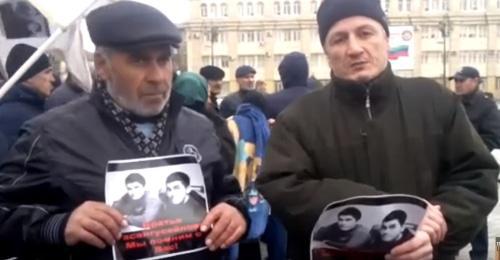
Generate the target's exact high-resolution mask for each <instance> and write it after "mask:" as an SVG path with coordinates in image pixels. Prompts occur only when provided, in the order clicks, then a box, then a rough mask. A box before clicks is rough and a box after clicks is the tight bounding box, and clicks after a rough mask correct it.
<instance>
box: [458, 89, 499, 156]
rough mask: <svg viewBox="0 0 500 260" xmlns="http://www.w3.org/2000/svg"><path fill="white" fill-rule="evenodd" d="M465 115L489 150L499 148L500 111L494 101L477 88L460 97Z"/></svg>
mask: <svg viewBox="0 0 500 260" xmlns="http://www.w3.org/2000/svg"><path fill="white" fill-rule="evenodd" d="M462 103H463V105H464V107H465V111H466V112H467V116H468V117H469V120H470V121H471V123H472V125H473V126H474V128H475V129H476V131H477V133H478V134H479V136H481V139H483V142H484V144H486V146H487V147H488V149H489V150H490V151H491V150H493V149H499V148H500V112H499V111H498V108H497V105H496V104H495V101H493V100H491V98H489V97H488V96H486V95H485V94H484V93H483V92H482V91H480V90H477V91H474V92H473V93H471V94H470V95H466V96H463V97H462Z"/></svg>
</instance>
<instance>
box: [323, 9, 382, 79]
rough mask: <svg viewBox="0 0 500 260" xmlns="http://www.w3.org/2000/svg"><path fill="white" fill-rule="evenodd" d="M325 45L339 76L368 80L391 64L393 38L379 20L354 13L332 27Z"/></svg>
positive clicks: (335, 72) (329, 60) (334, 69)
mask: <svg viewBox="0 0 500 260" xmlns="http://www.w3.org/2000/svg"><path fill="white" fill-rule="evenodd" d="M323 48H324V50H325V53H326V55H327V56H328V62H329V64H330V68H331V69H332V71H333V74H334V75H335V77H337V78H341V79H344V80H351V81H355V82H360V83H366V82H368V81H370V80H372V79H374V78H375V77H377V76H378V75H379V74H380V73H381V72H382V71H383V70H384V69H385V67H386V66H387V61H388V51H389V39H388V37H387V35H386V33H385V31H384V29H383V27H382V25H381V24H380V23H378V22H377V21H375V20H373V19H370V18H367V17H364V16H353V17H349V18H346V19H343V20H341V21H339V22H337V23H336V24H335V25H334V26H332V28H330V31H329V32H328V34H327V36H326V40H325V42H324V46H323Z"/></svg>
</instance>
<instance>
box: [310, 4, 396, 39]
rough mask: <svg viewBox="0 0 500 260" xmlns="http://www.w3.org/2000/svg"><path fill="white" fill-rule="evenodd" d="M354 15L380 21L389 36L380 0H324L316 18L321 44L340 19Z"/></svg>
mask: <svg viewBox="0 0 500 260" xmlns="http://www.w3.org/2000/svg"><path fill="white" fill-rule="evenodd" d="M352 16H365V17H368V18H371V19H373V20H375V21H377V22H379V23H380V24H381V25H382V27H383V28H384V30H385V32H386V34H387V36H389V26H388V25H387V17H386V15H385V13H384V11H383V10H382V7H381V6H380V1H378V0H324V1H323V3H321V5H320V7H319V9H318V14H317V15H316V20H317V22H318V27H319V37H320V39H321V44H325V40H326V35H327V34H328V32H329V31H330V28H332V26H333V25H334V24H336V23H337V22H339V21H340V20H343V19H345V18H348V17H352Z"/></svg>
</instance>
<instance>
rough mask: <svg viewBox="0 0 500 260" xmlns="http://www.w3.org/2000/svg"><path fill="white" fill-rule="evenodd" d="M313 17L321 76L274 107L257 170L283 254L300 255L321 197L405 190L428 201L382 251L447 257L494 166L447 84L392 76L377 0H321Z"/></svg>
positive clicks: (467, 234) (468, 226) (487, 187)
mask: <svg viewBox="0 0 500 260" xmlns="http://www.w3.org/2000/svg"><path fill="white" fill-rule="evenodd" d="M317 22H318V25H319V35H320V39H321V44H322V45H323V49H324V52H325V54H326V56H327V58H328V61H329V66H330V68H331V74H332V79H331V82H330V83H329V85H328V86H327V87H325V88H323V89H321V90H320V91H316V92H314V93H311V94H309V95H306V96H304V97H303V98H301V99H300V100H299V101H297V102H296V103H294V104H292V105H291V106H290V107H288V108H287V110H285V111H284V112H283V113H282V114H280V116H279V117H278V120H277V122H276V123H275V125H274V127H273V131H272V134H271V138H270V140H269V143H268V147H267V152H266V157H265V159H264V162H263V171H262V173H261V174H260V175H259V176H258V178H257V187H258V189H259V190H260V191H261V193H262V194H263V195H264V197H265V198H266V199H267V200H268V201H269V202H270V204H271V207H272V208H273V212H274V213H275V214H276V215H277V216H279V217H281V219H282V220H283V221H284V224H285V226H286V227H287V229H288V234H289V241H290V242H291V243H292V245H290V246H289V248H291V250H293V252H291V258H292V259H301V260H302V259H309V237H310V235H311V230H312V229H313V227H314V224H315V222H316V221H317V220H318V217H319V215H320V214H321V212H322V210H323V209H324V208H325V206H326V205H328V204H329V203H331V202H333V201H338V200H343V199H346V198H349V197H353V196H361V195H381V194H410V195H415V196H419V197H421V198H424V199H426V200H427V201H428V207H427V212H426V215H425V217H424V219H423V221H422V223H420V225H419V227H418V231H417V232H416V233H415V236H414V237H413V238H412V239H410V240H409V241H407V242H405V243H403V244H401V245H399V246H396V247H394V248H392V250H391V251H389V252H385V254H387V257H389V258H390V259H419V260H421V259H432V258H433V257H434V258H435V259H440V260H441V259H454V258H455V256H456V255H457V253H458V251H459V250H460V249H461V248H462V247H464V246H465V245H466V244H467V243H469V242H470V241H471V239H472V238H473V237H474V235H475V234H476V233H477V232H478V231H479V229H480V227H481V225H482V224H483V221H484V218H485V217H486V216H487V215H488V213H489V212H490V211H491V210H492V208H493V207H494V205H495V204H496V202H497V186H496V183H495V180H496V178H497V175H498V165H497V164H496V162H495V160H494V159H493V157H492V156H491V155H490V153H489V151H488V149H487V148H486V147H485V146H484V144H483V143H482V141H481V139H480V137H479V136H478V134H477V133H476V131H474V129H473V128H472V127H471V125H470V122H469V121H468V119H467V115H466V113H465V111H464V109H463V107H462V106H461V104H460V100H459V99H458V98H457V97H456V96H455V95H454V94H453V93H452V92H450V91H448V90H447V89H445V88H443V87H441V86H440V85H439V84H437V83H435V82H434V81H432V80H429V79H424V78H401V77H397V76H395V75H394V74H393V72H392V70H391V66H390V64H389V62H388V50H389V28H388V26H387V22H386V17H385V14H384V12H383V11H382V9H381V7H380V3H379V1H374V0H325V1H323V2H322V4H321V6H320V8H319V10H318V14H317Z"/></svg>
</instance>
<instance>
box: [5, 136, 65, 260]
mask: <svg viewBox="0 0 500 260" xmlns="http://www.w3.org/2000/svg"><path fill="white" fill-rule="evenodd" d="M43 143H44V135H43V133H42V132H41V131H37V130H34V129H32V128H28V129H26V130H25V131H22V135H21V136H20V138H19V140H18V141H17V142H16V143H15V145H14V146H13V148H12V149H11V151H10V152H9V154H8V155H7V158H6V160H5V161H4V163H3V164H2V165H1V166H0V243H1V245H2V250H0V258H2V257H11V256H26V255H27V254H28V255H34V256H41V255H43V253H44V252H48V251H50V250H61V249H64V227H65V225H66V222H67V219H68V216H69V213H67V212H66V211H65V210H64V209H63V206H62V203H61V200H62V199H64V198H65V197H66V195H65V194H64V192H63V191H62V190H61V189H60V188H58V185H56V184H55V183H54V181H53V180H54V178H53V177H52V176H51V175H50V172H49V168H50V166H49V165H48V163H47V162H48V160H47V158H45V153H44V150H43Z"/></svg>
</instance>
